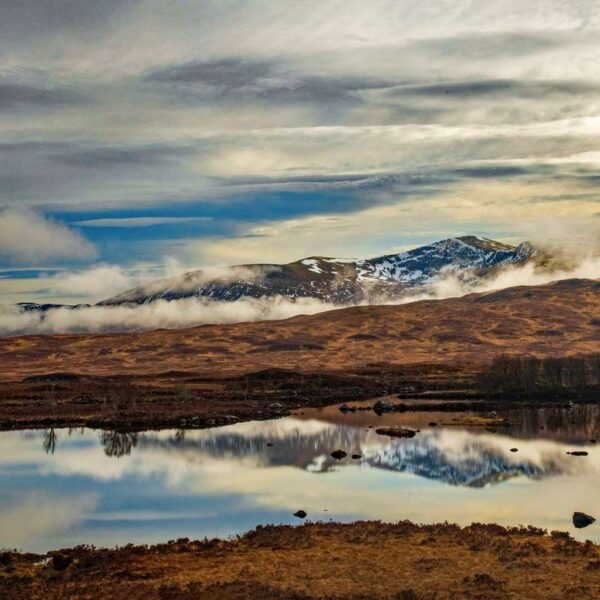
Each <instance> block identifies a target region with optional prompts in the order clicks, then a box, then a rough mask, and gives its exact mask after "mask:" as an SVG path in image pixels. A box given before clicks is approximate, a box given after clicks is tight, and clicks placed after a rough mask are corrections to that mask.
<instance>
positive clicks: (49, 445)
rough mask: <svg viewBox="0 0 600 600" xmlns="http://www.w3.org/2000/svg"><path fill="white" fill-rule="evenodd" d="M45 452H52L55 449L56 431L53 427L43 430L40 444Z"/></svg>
mask: <svg viewBox="0 0 600 600" xmlns="http://www.w3.org/2000/svg"><path fill="white" fill-rule="evenodd" d="M42 446H43V448H44V451H45V452H46V454H54V450H56V432H55V431H54V428H51V429H46V431H44V442H43V444H42Z"/></svg>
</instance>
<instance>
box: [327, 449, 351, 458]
mask: <svg viewBox="0 0 600 600" xmlns="http://www.w3.org/2000/svg"><path fill="white" fill-rule="evenodd" d="M331 456H332V457H333V458H335V460H342V458H346V456H348V454H347V453H346V452H344V451H343V450H334V451H333V452H332V453H331Z"/></svg>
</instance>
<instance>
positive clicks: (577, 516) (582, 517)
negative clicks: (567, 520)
mask: <svg viewBox="0 0 600 600" xmlns="http://www.w3.org/2000/svg"><path fill="white" fill-rule="evenodd" d="M595 520H596V519H594V517H590V515H586V514H585V513H582V512H574V513H573V525H574V526H575V527H576V528H577V529H583V528H584V527H587V526H588V525H591V524H592V523H593V522H594V521H595Z"/></svg>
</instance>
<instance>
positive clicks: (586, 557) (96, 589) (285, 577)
mask: <svg viewBox="0 0 600 600" xmlns="http://www.w3.org/2000/svg"><path fill="white" fill-rule="evenodd" d="M309 517H310V515H309ZM0 596H1V597H2V598H6V599H7V600H9V599H12V598H15V599H16V598H29V599H31V600H35V599H42V598H43V599H44V600H46V599H50V598H95V599H103V598H107V599H110V600H112V599H114V598H129V599H130V600H135V599H137V598H140V599H144V600H152V599H155V598H156V599H170V598H172V599H178V600H179V599H181V600H185V599H188V598H189V599H191V598H203V599H208V600H211V599H215V600H216V599H218V600H227V599H229V598H231V599H236V600H240V599H241V600H243V599H259V598H260V599H262V598H273V599H291V600H309V599H313V598H321V599H322V598H332V599H333V598H348V599H356V600H358V599H362V600H365V599H367V598H369V599H378V598H386V599H392V598H393V599H403V600H419V599H423V600H424V599H433V598H435V599H437V600H444V599H449V598H453V599H458V598H481V599H486V600H488V599H489V600H493V599H505V598H528V599H530V600H534V599H536V598H544V599H545V598H573V599H575V598H577V599H578V600H579V599H586V598H598V597H600V548H599V547H598V546H597V545H595V544H592V543H589V542H587V543H581V542H576V541H574V540H573V539H572V538H570V537H569V535H568V534H566V533H558V532H554V533H552V534H551V535H546V534H545V533H544V532H543V531H541V530H538V529H535V528H532V527H530V528H525V529H519V528H512V529H505V528H503V527H500V526H497V525H471V526H470V527H466V528H463V529H461V528H459V527H458V526H454V525H430V526H419V525H414V524H411V523H409V522H401V523H398V524H393V525H392V524H382V523H378V522H358V523H353V524H350V525H340V524H334V523H330V524H307V525H303V526H300V527H289V526H280V527H262V528H258V529H256V530H255V531H252V532H250V533H248V534H246V535H245V536H242V537H241V538H238V539H235V540H232V541H224V540H212V541H204V542H192V541H189V540H178V541H176V542H170V543H167V544H162V545H159V546H153V547H146V546H126V547H124V548H121V549H116V550H96V549H93V548H83V547H80V548H75V549H73V550H62V551H60V552H53V553H51V554H50V555H49V556H48V557H47V560H44V557H41V556H35V555H19V554H14V553H2V554H0Z"/></svg>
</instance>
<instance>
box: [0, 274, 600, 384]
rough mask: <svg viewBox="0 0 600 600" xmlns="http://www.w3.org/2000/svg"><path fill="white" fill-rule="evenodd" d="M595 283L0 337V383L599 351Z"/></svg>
mask: <svg viewBox="0 0 600 600" xmlns="http://www.w3.org/2000/svg"><path fill="white" fill-rule="evenodd" d="M599 348H600V282H599V281H595V280H565V281H560V282H556V283H552V284H547V285H543V286H536V287H517V288H509V289H505V290H501V291H497V292H491V293H485V294H471V295H468V296H465V297H462V298H456V299H448V300H437V301H435V300H432V301H422V302H415V303H410V304H404V305H397V306H391V305H389V306H360V307H350V308H345V309H340V310H335V311H329V312H326V313H320V314H318V315H314V316H300V317H294V318H291V319H288V320H285V321H270V322H253V323H235V324H229V325H204V326H201V327H195V328H191V329H183V330H158V331H149V332H141V333H121V334H96V335H93V334H85V335H53V336H22V337H16V338H3V339H0V364H2V366H3V369H2V373H1V375H0V377H1V378H2V380H4V381H10V380H12V381H16V380H20V379H22V378H24V377H27V376H30V375H35V374H43V373H51V372H70V373H78V374H89V375H100V376H113V375H117V374H129V375H135V376H144V375H148V374H159V373H165V372H167V371H171V370H174V371H185V372H189V373H194V374H202V375H210V376H214V377H231V376H236V375H240V374H242V373H250V372H256V371H259V370H262V369H266V368H283V369H292V370H298V371H301V372H313V373H314V372H325V371H337V370H343V371H344V372H352V371H355V370H360V369H363V368H364V367H365V366H366V365H369V364H373V363H379V364H390V365H410V364H419V363H436V364H458V363H468V364H471V365H473V364H482V363H484V362H487V361H489V360H490V359H491V358H492V357H493V356H494V355H496V354H498V353H501V352H513V353H534V354H537V355H539V356H551V355H568V354H576V353H591V352H598V349H599Z"/></svg>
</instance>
